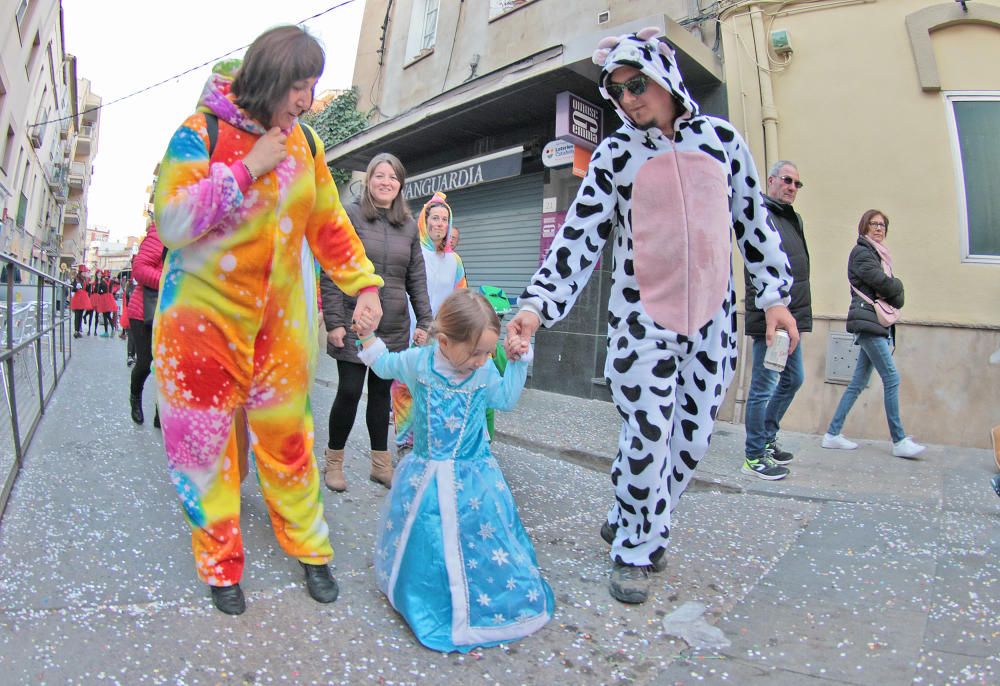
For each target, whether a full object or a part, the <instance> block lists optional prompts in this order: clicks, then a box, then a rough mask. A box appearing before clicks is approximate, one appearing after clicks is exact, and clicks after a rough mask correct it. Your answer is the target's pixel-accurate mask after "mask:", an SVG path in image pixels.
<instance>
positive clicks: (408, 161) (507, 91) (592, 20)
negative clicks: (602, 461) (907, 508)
mask: <svg viewBox="0 0 1000 686" xmlns="http://www.w3.org/2000/svg"><path fill="white" fill-rule="evenodd" d="M644 26H660V27H662V28H663V29H664V34H663V36H662V40H665V41H666V42H668V43H669V44H670V45H671V46H672V47H673V48H674V49H675V51H676V53H677V57H678V61H679V63H680V67H681V70H682V72H683V73H684V75H685V79H686V82H687V85H688V87H689V89H690V90H691V92H692V95H693V96H694V98H695V99H696V100H697V101H698V102H699V103H700V104H701V107H702V111H703V112H707V113H709V114H715V115H719V116H723V117H725V118H727V119H730V120H731V121H733V122H734V124H736V125H737V127H738V128H739V129H740V130H741V131H742V132H743V134H744V136H745V137H746V138H747V140H748V142H749V144H750V145H751V148H752V150H753V153H754V156H755V159H756V161H757V163H758V171H759V172H760V173H761V175H762V176H763V175H765V174H766V170H767V166H768V165H769V164H770V163H772V162H774V161H776V160H779V159H782V158H787V159H792V160H794V161H796V162H797V163H798V165H799V169H800V172H801V174H802V177H803V180H805V181H806V187H805V188H804V189H803V190H802V191H801V192H800V194H799V198H798V200H797V201H796V209H797V210H799V212H801V214H802V215H803V217H804V219H805V227H806V236H807V240H808V243H809V251H810V255H811V259H812V265H811V269H812V274H811V284H812V292H813V311H814V315H815V320H816V323H815V325H814V331H813V332H812V333H811V334H808V335H807V336H805V337H804V346H805V347H804V348H803V350H804V355H805V366H806V371H807V381H806V386H804V387H803V389H802V390H801V391H800V392H799V395H798V397H797V399H796V401H795V403H793V405H792V408H791V410H790V411H789V413H788V415H787V416H786V418H785V422H784V426H785V428H787V429H790V430H801V431H809V432H822V431H823V430H825V428H826V423H827V422H828V421H829V418H830V416H831V415H832V413H833V410H834V407H835V405H836V403H837V401H838V399H839V397H840V395H841V394H842V392H843V389H844V385H845V384H846V382H847V380H848V379H849V377H850V374H851V372H852V370H853V365H854V360H855V359H856V350H857V348H856V347H855V346H853V340H852V337H851V336H849V335H847V334H846V333H845V319H846V311H847V307H848V303H849V289H848V286H847V281H846V264H847V256H848V253H849V251H850V249H851V246H852V244H853V242H854V241H855V240H856V238H857V233H856V227H857V222H858V218H859V217H860V215H861V213H862V212H863V211H864V210H866V209H868V208H869V207H878V208H880V209H882V210H883V211H884V212H886V213H887V214H888V215H889V216H890V217H891V218H892V231H891V233H890V235H889V245H890V247H891V248H892V250H893V255H894V257H895V260H896V268H897V273H898V274H899V276H900V277H901V278H902V279H903V280H904V282H905V284H906V288H907V295H906V300H907V305H906V308H905V309H904V311H903V319H902V321H901V323H900V324H899V325H898V328H897V331H898V335H897V341H896V351H897V352H896V356H897V366H898V367H899V371H900V374H901V377H902V387H901V406H902V413H903V421H904V424H905V425H906V426H907V427H910V430H911V431H913V432H915V433H916V434H917V436H918V438H919V439H921V440H922V441H927V442H932V443H934V442H937V443H948V444H955V445H966V446H976V447H987V446H988V445H989V431H988V430H989V428H990V427H992V426H993V425H995V424H997V423H998V422H1000V378H998V377H1000V367H996V366H993V367H991V366H989V365H988V363H987V360H988V358H989V356H990V353H992V352H993V351H994V350H996V349H997V347H998V346H1000V271H998V270H1000V222H998V221H997V217H1000V205H997V202H1000V201H998V200H997V198H1000V186H998V185H997V184H1000V181H998V179H1000V168H998V167H997V166H996V165H997V162H996V160H998V159H1000V150H998V149H997V147H996V146H997V145H998V143H997V141H1000V81H998V78H1000V77H998V72H997V70H996V69H995V65H996V64H1000V40H998V38H1000V0H977V1H976V2H971V1H970V2H967V3H963V2H952V1H950V0H787V1H786V2H780V3H778V2H763V1H762V2H755V1H751V0H722V1H720V2H710V1H709V0H700V1H699V0H675V1H662V0H660V1H650V2H646V1H644V0H620V1H616V0H578V1H577V2H573V3H567V2H560V1H559V0H490V1H489V2H461V1H460V0H368V2H367V3H366V7H365V15H364V21H363V27H362V35H361V39H360V42H359V45H358V54H357V62H356V66H355V73H354V85H355V87H357V89H358V92H359V95H360V98H359V109H360V110H361V111H363V112H368V113H370V126H369V128H368V129H366V130H365V131H363V132H361V133H359V134H356V135H355V136H352V137H351V138H349V139H347V140H346V141H343V142H342V143H341V144H339V145H337V146H333V147H331V149H330V150H328V153H327V159H328V161H329V162H330V163H331V164H333V165H334V166H339V167H345V168H350V169H354V170H363V169H364V168H365V166H366V165H367V162H368V160H370V159H371V157H372V156H373V155H375V154H376V153H378V152H382V151H387V152H392V153H395V154H396V155H398V156H399V157H400V158H401V159H402V160H403V162H404V164H405V165H406V167H407V169H408V172H409V179H408V188H407V198H408V199H409V200H410V202H411V206H412V207H414V208H417V207H419V206H420V205H422V203H423V202H424V201H425V200H426V198H427V197H428V196H429V195H430V194H431V193H433V192H434V191H435V190H444V191H445V192H447V193H448V197H449V201H450V202H451V204H452V207H453V208H454V210H455V214H456V225H457V226H458V227H459V228H460V229H461V235H462V244H461V246H460V249H459V252H460V253H461V254H462V257H463V260H465V263H466V268H467V271H468V275H469V281H470V284H471V285H473V286H478V285H480V284H490V285H497V286H502V287H503V288H504V289H505V290H506V291H507V293H508V295H510V296H516V295H518V294H519V293H520V292H521V290H522V288H523V287H524V285H525V283H526V282H527V279H528V278H529V277H530V275H531V274H532V273H533V271H534V270H535V268H536V267H537V265H538V263H539V260H540V258H541V255H542V254H543V253H544V251H545V250H546V249H547V246H548V243H549V242H550V241H551V237H552V236H553V235H554V233H555V232H556V231H557V230H558V229H559V227H560V226H561V222H562V218H563V216H564V214H563V213H564V212H565V211H566V209H567V208H568V206H569V203H570V202H571V200H572V199H573V197H574V196H575V193H576V191H577V189H578V187H579V182H580V175H581V174H582V172H583V170H584V169H585V168H586V165H587V163H588V160H589V151H590V150H591V149H592V148H593V147H594V145H595V143H596V142H597V141H599V140H600V139H601V137H603V136H606V135H608V134H609V133H610V132H611V131H613V130H614V129H615V128H617V126H618V125H619V121H618V119H617V115H616V114H615V113H614V111H613V110H612V109H611V108H609V107H608V106H606V104H605V103H604V102H602V100H601V98H600V96H599V95H598V93H597V76H598V71H597V68H596V67H595V66H594V65H593V64H592V63H591V60H590V57H591V54H592V52H593V49H594V47H595V46H596V44H597V42H598V41H599V40H600V39H601V38H603V37H605V36H609V35H618V34H621V33H625V32H628V31H634V30H637V29H639V28H642V27H644ZM737 254H738V253H737ZM609 263H610V260H607V259H603V260H602V261H601V263H600V265H599V266H598V268H597V270H596V271H595V273H594V276H593V277H592V278H591V281H590V284H589V285H588V286H587V288H586V289H585V290H584V292H583V293H582V294H581V296H580V298H579V300H578V302H577V305H576V307H575V308H574V310H573V311H572V312H571V314H570V315H569V317H568V318H567V319H566V320H564V321H563V322H561V323H560V324H559V325H557V326H555V327H553V328H552V329H545V330H542V331H540V332H539V334H538V335H537V337H536V358H535V364H534V366H533V370H532V377H531V380H530V384H531V385H533V386H534V387H536V388H541V389H544V390H550V391H555V392H560V393H568V394H573V395H578V396H582V397H591V398H607V397H608V396H607V389H606V388H605V386H604V382H603V367H604V359H605V355H604V348H605V345H606V341H605V336H606V302H607V292H608V280H609V272H608V268H609ZM734 267H735V269H736V271H737V275H739V271H740V270H741V269H742V264H741V261H740V258H738V257H737V258H735V260H734ZM737 282H738V284H739V287H740V288H742V279H740V278H737ZM740 307H742V300H741V303H740ZM740 324H741V326H742V317H741V318H740ZM748 347H749V346H744V349H746V348H748ZM749 370H750V360H749V359H748V358H747V357H746V356H745V355H744V356H742V358H741V360H740V363H739V367H738V369H737V373H736V380H735V381H734V383H733V386H732V388H731V389H730V392H729V395H728V397H727V401H726V403H725V405H724V406H723V408H722V410H721V412H720V414H719V417H720V419H724V420H730V421H741V420H742V408H743V400H744V398H745V396H746V389H747V387H748V385H749V381H750V374H749ZM879 383H880V382H879V381H878V380H877V378H875V379H873V381H872V386H873V387H874V388H873V389H872V390H869V391H868V392H867V393H865V394H863V396H862V398H861V400H859V402H858V405H857V408H856V409H855V411H854V412H853V413H852V415H851V417H850V418H849V421H848V424H847V426H846V427H845V433H847V434H848V435H851V436H852V437H860V438H874V439H886V438H887V436H888V432H887V428H886V423H885V417H884V413H883V412H882V405H881V403H882V394H881V389H880V388H879Z"/></svg>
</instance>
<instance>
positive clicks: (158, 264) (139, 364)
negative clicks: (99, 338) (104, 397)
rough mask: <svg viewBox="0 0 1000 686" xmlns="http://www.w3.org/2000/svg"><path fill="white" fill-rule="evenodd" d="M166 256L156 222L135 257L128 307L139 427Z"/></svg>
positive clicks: (132, 393) (133, 403)
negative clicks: (134, 284) (154, 319)
mask: <svg viewBox="0 0 1000 686" xmlns="http://www.w3.org/2000/svg"><path fill="white" fill-rule="evenodd" d="M165 255H166V251H165V250H164V249H163V243H161V242H160V236H159V234H158V233H157V231H156V223H155V222H151V223H150V224H149V227H148V228H147V229H146V236H145V238H143V239H142V243H140V244H139V252H137V253H136V255H135V257H134V258H132V278H133V279H135V281H136V284H137V286H136V288H135V290H134V291H133V292H132V296H131V297H130V298H129V306H128V317H129V321H130V325H129V331H130V338H131V340H132V342H133V343H134V345H135V364H134V365H132V375H131V377H130V379H129V408H130V412H131V416H132V421H133V422H135V423H136V424H142V423H143V422H144V421H145V416H144V414H143V411H142V390H143V388H144V387H145V385H146V379H147V378H148V377H149V370H150V368H151V366H152V364H153V317H154V315H155V314H156V304H157V300H158V299H159V291H160V276H161V275H162V273H163V260H164V257H165ZM157 414H158V413H157Z"/></svg>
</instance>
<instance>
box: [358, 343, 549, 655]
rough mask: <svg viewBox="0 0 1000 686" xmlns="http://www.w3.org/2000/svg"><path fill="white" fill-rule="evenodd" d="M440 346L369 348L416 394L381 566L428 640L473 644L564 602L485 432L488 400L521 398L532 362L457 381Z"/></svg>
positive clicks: (537, 620) (442, 645)
mask: <svg viewBox="0 0 1000 686" xmlns="http://www.w3.org/2000/svg"><path fill="white" fill-rule="evenodd" d="M437 350H438V346H437V345H436V344H434V345H428V346H425V347H420V348H410V349H409V350H405V351H403V352H399V353H391V352H388V351H387V350H386V348H385V345H384V344H383V343H382V342H381V341H376V342H375V344H373V345H372V346H371V347H369V348H368V349H366V350H364V351H362V352H361V359H362V361H364V362H365V363H366V364H369V365H370V366H371V367H372V369H373V370H374V371H375V373H376V374H378V375H379V376H381V377H382V378H384V379H390V378H391V379H398V380H400V381H402V382H403V383H405V384H406V385H407V386H408V387H409V388H410V391H411V393H412V394H413V401H414V402H413V413H414V420H413V424H412V426H413V450H412V451H411V452H410V453H408V454H407V455H406V457H404V458H403V460H401V461H400V463H399V465H398V466H397V467H396V472H395V475H394V476H393V481H392V490H391V491H390V492H389V495H388V496H387V497H386V501H387V502H386V505H385V511H384V513H383V517H382V520H381V523H380V526H379V533H378V537H377V540H376V544H375V574H376V582H377V584H378V587H379V589H380V590H381V591H382V592H383V593H385V595H386V597H387V598H388V599H389V603H390V604H391V605H392V606H393V607H394V608H395V609H396V610H397V611H398V612H399V613H400V614H401V615H402V616H403V618H404V619H405V620H406V622H407V623H408V624H409V625H410V628H411V629H412V630H413V633H414V634H415V635H416V637H417V639H418V640H419V641H420V642H421V643H423V644H424V645H425V646H427V647H428V648H432V649H434V650H440V651H442V652H450V651H460V652H468V651H470V650H472V649H473V648H476V647H483V646H492V645H497V644H499V643H507V642H509V641H513V640H516V639H519V638H523V637H524V636H527V635H529V634H531V633H533V632H535V631H537V630H538V629H540V628H541V627H542V626H544V625H545V623H546V622H548V621H549V620H550V619H551V618H552V612H553V609H554V606H555V601H554V598H553V596H552V589H551V588H550V587H549V585H548V583H546V581H545V579H543V578H542V575H541V572H540V571H539V569H538V562H537V560H536V558H535V550H534V548H533V547H532V545H531V541H530V540H529V538H528V535H527V533H526V532H525V530H524V526H523V525H522V524H521V520H520V518H519V517H518V516H517V509H516V507H515V505H514V499H513V498H512V497H511V493H510V489H509V488H508V487H507V482H506V481H505V480H504V478H503V473H501V471H500V467H499V465H498V464H497V462H496V459H495V458H494V457H493V455H492V454H491V453H490V443H489V436H488V434H487V432H486V415H485V410H486V408H487V407H493V408H496V409H501V410H506V409H511V408H512V407H513V406H514V404H515V403H516V402H517V399H518V397H519V396H520V394H521V390H522V389H523V387H524V381H525V378H526V376H527V367H528V365H527V361H526V360H520V361H517V362H510V363H509V364H508V366H507V368H506V370H505V372H504V376H502V377H501V376H500V374H499V372H497V369H496V367H495V365H494V364H493V362H492V360H491V361H488V362H487V363H486V364H485V365H484V366H483V367H481V368H480V369H478V370H476V371H475V372H473V373H472V374H471V375H469V376H468V377H467V378H465V379H464V380H461V381H454V380H453V379H451V378H449V376H448V375H447V367H448V365H447V361H445V360H444V356H443V355H441V354H440V353H438V352H437Z"/></svg>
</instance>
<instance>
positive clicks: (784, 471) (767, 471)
mask: <svg viewBox="0 0 1000 686" xmlns="http://www.w3.org/2000/svg"><path fill="white" fill-rule="evenodd" d="M740 471H741V472H743V473H744V474H750V475H751V476H756V477H757V478H758V479H764V480H765V481H779V480H780V479H784V478H785V477H786V476H788V475H789V473H790V472H791V470H789V469H788V467H782V466H781V465H779V464H777V463H776V462H775V461H774V460H773V459H772V458H771V456H770V455H767V454H765V455H764V456H763V457H758V458H751V457H749V456H747V458H746V459H745V460H744V461H743V467H742V468H741V469H740Z"/></svg>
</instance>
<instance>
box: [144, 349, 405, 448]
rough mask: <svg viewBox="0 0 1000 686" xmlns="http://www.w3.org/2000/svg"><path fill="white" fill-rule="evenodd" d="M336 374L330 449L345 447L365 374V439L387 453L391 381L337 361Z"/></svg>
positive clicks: (357, 364)
mask: <svg viewBox="0 0 1000 686" xmlns="http://www.w3.org/2000/svg"><path fill="white" fill-rule="evenodd" d="M133 374H134V372H133ZM337 374H338V376H339V380H338V382H337V397H336V398H334V399H333V407H331V408H330V440H329V446H330V448H331V449H332V450H342V449H343V448H344V446H345V445H347V437H348V436H349V435H350V433H351V427H353V426H354V418H355V416H357V414H358V403H359V402H361V389H362V388H363V387H364V384H365V375H366V374H367V376H368V409H367V410H366V411H365V423H366V424H368V438H369V440H370V441H371V444H372V450H388V449H389V407H390V401H389V388H390V387H391V386H392V379H389V380H386V379H383V378H382V377H381V376H379V375H378V374H376V373H375V372H373V371H371V370H370V369H368V367H366V366H365V365H363V364H361V363H360V362H342V361H340V360H337Z"/></svg>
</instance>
